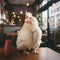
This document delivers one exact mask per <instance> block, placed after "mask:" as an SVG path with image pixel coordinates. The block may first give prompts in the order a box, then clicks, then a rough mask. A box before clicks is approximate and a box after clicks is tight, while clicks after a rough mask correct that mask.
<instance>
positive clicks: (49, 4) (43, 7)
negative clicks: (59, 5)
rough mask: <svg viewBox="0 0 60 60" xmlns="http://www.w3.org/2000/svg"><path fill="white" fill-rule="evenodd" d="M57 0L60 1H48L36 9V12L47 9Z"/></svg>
mask: <svg viewBox="0 0 60 60" xmlns="http://www.w3.org/2000/svg"><path fill="white" fill-rule="evenodd" d="M58 1H60V0H51V1H48V2H47V3H46V4H45V5H44V6H42V7H41V8H40V9H39V10H38V12H43V11H45V10H46V9H48V8H49V7H50V6H51V5H52V4H53V3H56V2H58Z"/></svg>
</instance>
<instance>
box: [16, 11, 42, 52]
mask: <svg viewBox="0 0 60 60" xmlns="http://www.w3.org/2000/svg"><path fill="white" fill-rule="evenodd" d="M25 17H26V19H25V23H24V25H23V27H22V29H21V30H20V31H19V32H18V36H17V41H16V45H17V49H19V50H24V51H25V53H26V49H28V50H30V49H34V53H38V52H37V50H38V48H39V46H40V44H41V38H42V31H41V29H40V27H39V26H38V21H37V19H36V17H34V16H33V15H32V14H31V13H30V12H26V15H25Z"/></svg>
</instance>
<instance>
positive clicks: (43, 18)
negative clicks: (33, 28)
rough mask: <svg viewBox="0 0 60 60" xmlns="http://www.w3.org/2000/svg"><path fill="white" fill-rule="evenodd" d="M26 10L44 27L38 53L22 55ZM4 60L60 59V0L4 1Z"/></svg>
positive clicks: (0, 3) (0, 46)
mask: <svg viewBox="0 0 60 60" xmlns="http://www.w3.org/2000/svg"><path fill="white" fill-rule="evenodd" d="M26 11H27V12H31V13H32V15H33V16H34V17H36V19H37V21H38V25H39V28H40V29H41V30H42V38H41V41H42V42H41V44H40V46H39V49H38V50H39V52H38V54H33V53H32V54H27V55H22V54H20V52H19V51H18V50H17V48H16V41H17V37H18V32H19V31H20V30H21V29H22V27H23V26H24V23H25V21H24V20H25V14H26ZM33 33H34V32H33ZM23 35H24V34H23ZM0 59H1V60H60V0H0Z"/></svg>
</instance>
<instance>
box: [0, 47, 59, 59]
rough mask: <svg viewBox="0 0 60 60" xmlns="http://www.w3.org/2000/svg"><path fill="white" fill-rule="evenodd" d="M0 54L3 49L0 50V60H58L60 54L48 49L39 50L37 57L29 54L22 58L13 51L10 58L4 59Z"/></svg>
mask: <svg viewBox="0 0 60 60" xmlns="http://www.w3.org/2000/svg"><path fill="white" fill-rule="evenodd" d="M2 52H3V49H0V60H60V54H59V53H57V52H55V51H53V50H51V49H49V48H40V49H39V55H34V54H30V55H23V56H22V55H21V54H19V53H18V52H17V51H14V53H13V54H12V56H9V57H5V56H3V55H2ZM1 56H2V57H1Z"/></svg>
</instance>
